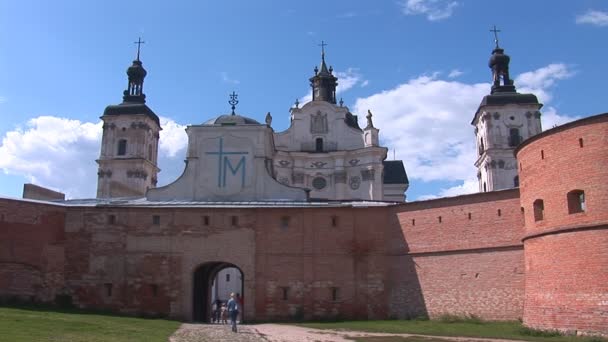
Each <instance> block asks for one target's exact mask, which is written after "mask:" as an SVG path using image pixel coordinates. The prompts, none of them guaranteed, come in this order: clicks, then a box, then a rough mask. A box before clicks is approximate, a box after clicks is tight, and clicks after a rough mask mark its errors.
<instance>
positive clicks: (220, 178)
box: [206, 138, 249, 188]
mask: <svg viewBox="0 0 608 342" xmlns="http://www.w3.org/2000/svg"><path fill="white" fill-rule="evenodd" d="M206 154H211V155H217V156H218V159H217V167H218V170H217V186H218V188H225V187H226V172H227V171H230V173H231V174H232V175H233V176H236V175H237V173H238V172H239V170H240V171H241V186H245V176H246V171H247V170H246V169H245V156H244V154H249V152H226V151H224V138H220V144H219V150H218V151H217V152H206ZM231 155H242V156H241V158H240V159H239V160H238V163H237V164H236V167H235V166H233V165H232V163H231V162H230V159H229V158H228V157H229V156H231Z"/></svg>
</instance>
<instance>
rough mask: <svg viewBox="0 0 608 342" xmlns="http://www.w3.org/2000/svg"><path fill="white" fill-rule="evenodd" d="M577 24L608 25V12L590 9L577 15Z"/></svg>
mask: <svg viewBox="0 0 608 342" xmlns="http://www.w3.org/2000/svg"><path fill="white" fill-rule="evenodd" d="M576 23H577V24H589V25H594V26H608V12H602V11H596V10H588V11H587V12H585V13H583V14H580V15H577V16H576Z"/></svg>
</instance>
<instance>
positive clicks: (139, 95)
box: [122, 38, 148, 103]
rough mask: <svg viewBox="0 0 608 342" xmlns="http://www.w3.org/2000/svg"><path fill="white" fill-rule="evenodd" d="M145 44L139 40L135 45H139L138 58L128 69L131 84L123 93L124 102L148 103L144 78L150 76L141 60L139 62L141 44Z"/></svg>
mask: <svg viewBox="0 0 608 342" xmlns="http://www.w3.org/2000/svg"><path fill="white" fill-rule="evenodd" d="M143 43H145V42H144V41H142V40H141V38H139V39H138V40H137V41H136V42H135V44H137V57H136V58H135V60H134V61H133V64H132V65H131V66H130V67H129V68H128V69H127V76H128V78H129V84H128V86H127V90H125V91H124V92H123V97H122V99H123V101H124V102H132V103H146V95H145V94H144V93H143V90H144V78H146V75H147V74H148V73H147V72H146V69H144V67H143V65H142V63H141V60H139V54H140V49H141V44H143Z"/></svg>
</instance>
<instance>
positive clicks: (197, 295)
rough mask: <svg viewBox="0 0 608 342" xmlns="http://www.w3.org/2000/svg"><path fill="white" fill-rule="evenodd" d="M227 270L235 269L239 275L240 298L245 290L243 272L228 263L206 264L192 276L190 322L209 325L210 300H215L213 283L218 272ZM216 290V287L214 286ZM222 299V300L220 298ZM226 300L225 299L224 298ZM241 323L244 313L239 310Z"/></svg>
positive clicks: (198, 268)
mask: <svg viewBox="0 0 608 342" xmlns="http://www.w3.org/2000/svg"><path fill="white" fill-rule="evenodd" d="M227 268H235V269H237V270H238V273H239V274H240V280H241V281H240V286H239V291H238V292H237V293H240V295H241V296H242V295H243V293H244V291H243V290H244V289H245V275H244V274H243V271H242V270H241V269H240V268H239V267H237V266H236V265H234V264H231V263H228V262H221V261H215V262H208V263H205V264H202V265H200V266H199V267H197V268H196V270H195V271H194V274H193V288H192V320H193V321H195V322H205V323H209V322H210V321H211V314H212V304H213V302H212V298H216V296H214V295H213V293H212V291H213V290H214V286H213V285H214V282H217V281H218V279H217V276H218V273H220V271H222V270H224V269H227ZM216 288H217V285H216ZM220 299H223V298H220ZM226 300H227V298H226ZM239 315H240V316H241V321H243V320H244V313H243V312H242V310H241V313H240V314H239Z"/></svg>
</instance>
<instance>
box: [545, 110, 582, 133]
mask: <svg viewBox="0 0 608 342" xmlns="http://www.w3.org/2000/svg"><path fill="white" fill-rule="evenodd" d="M580 118H581V117H580V116H568V115H563V114H558V113H557V110H556V109H555V107H551V106H548V107H544V108H543V111H542V116H541V117H540V121H541V125H542V127H543V131H546V130H548V129H551V128H553V127H555V126H559V125H563V124H565V123H568V122H570V121H574V120H578V119H580Z"/></svg>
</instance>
